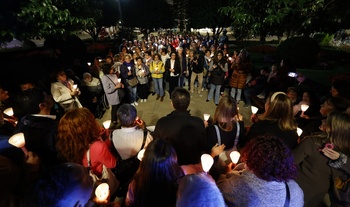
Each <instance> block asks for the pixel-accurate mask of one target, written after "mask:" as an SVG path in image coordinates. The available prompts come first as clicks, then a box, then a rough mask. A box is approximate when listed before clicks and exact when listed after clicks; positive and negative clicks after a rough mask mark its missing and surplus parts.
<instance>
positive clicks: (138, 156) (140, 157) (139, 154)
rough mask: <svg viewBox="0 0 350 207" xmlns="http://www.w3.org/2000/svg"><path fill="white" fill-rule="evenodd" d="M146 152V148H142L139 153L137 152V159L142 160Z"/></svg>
mask: <svg viewBox="0 0 350 207" xmlns="http://www.w3.org/2000/svg"><path fill="white" fill-rule="evenodd" d="M144 154H145V149H142V150H140V152H139V153H137V159H139V160H140V161H142V158H143V155H144Z"/></svg>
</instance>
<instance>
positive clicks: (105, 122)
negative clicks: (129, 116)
mask: <svg viewBox="0 0 350 207" xmlns="http://www.w3.org/2000/svg"><path fill="white" fill-rule="evenodd" d="M102 124H103V127H104V128H105V129H108V128H109V126H110V125H111V120H106V121H104V122H103V123H102Z"/></svg>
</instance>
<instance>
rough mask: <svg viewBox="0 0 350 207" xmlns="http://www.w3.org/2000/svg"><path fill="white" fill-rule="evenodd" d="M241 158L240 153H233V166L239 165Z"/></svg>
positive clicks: (231, 155) (231, 156)
mask: <svg viewBox="0 0 350 207" xmlns="http://www.w3.org/2000/svg"><path fill="white" fill-rule="evenodd" d="M240 157H241V154H240V153H239V152H238V151H232V152H231V153H230V158H231V161H232V162H233V164H237V162H238V160H239V158H240Z"/></svg>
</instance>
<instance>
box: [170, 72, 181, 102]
mask: <svg viewBox="0 0 350 207" xmlns="http://www.w3.org/2000/svg"><path fill="white" fill-rule="evenodd" d="M168 80H169V96H170V98H171V92H173V91H174V89H175V88H176V87H177V86H178V85H179V76H175V77H171V76H170V77H169V78H168Z"/></svg>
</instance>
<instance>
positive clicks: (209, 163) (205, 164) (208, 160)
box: [201, 154, 214, 173]
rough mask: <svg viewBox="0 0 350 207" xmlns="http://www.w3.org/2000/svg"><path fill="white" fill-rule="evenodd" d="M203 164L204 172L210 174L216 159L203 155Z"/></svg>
mask: <svg viewBox="0 0 350 207" xmlns="http://www.w3.org/2000/svg"><path fill="white" fill-rule="evenodd" d="M201 164H202V169H203V171H204V172H206V173H208V172H209V170H210V168H211V166H212V165H213V164H214V159H213V158H212V157H211V156H210V155H209V154H202V156H201Z"/></svg>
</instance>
